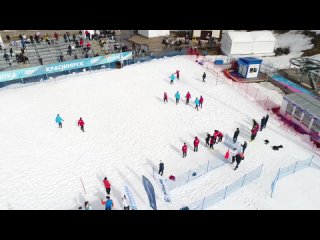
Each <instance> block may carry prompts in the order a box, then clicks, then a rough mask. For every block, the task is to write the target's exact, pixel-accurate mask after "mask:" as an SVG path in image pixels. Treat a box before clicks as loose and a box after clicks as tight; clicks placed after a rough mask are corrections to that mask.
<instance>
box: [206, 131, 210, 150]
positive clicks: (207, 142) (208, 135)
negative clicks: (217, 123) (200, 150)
mask: <svg viewBox="0 0 320 240" xmlns="http://www.w3.org/2000/svg"><path fill="white" fill-rule="evenodd" d="M210 138H211V136H210V134H209V133H207V137H206V147H207V146H209V142H210Z"/></svg>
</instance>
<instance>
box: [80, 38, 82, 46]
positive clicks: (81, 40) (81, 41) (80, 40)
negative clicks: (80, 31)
mask: <svg viewBox="0 0 320 240" xmlns="http://www.w3.org/2000/svg"><path fill="white" fill-rule="evenodd" d="M82 46H83V40H82V38H80V47H82Z"/></svg>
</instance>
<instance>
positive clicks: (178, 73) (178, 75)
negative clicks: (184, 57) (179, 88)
mask: <svg viewBox="0 0 320 240" xmlns="http://www.w3.org/2000/svg"><path fill="white" fill-rule="evenodd" d="M176 74H177V79H178V80H179V77H180V71H179V70H176Z"/></svg>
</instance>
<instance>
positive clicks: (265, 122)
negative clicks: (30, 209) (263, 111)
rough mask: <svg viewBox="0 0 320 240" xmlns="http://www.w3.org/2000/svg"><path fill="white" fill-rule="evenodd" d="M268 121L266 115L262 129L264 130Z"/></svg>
mask: <svg viewBox="0 0 320 240" xmlns="http://www.w3.org/2000/svg"><path fill="white" fill-rule="evenodd" d="M268 120H269V115H268V113H267V116H266V120H265V121H264V125H263V128H265V127H266V126H267V122H268Z"/></svg>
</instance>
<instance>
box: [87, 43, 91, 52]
mask: <svg viewBox="0 0 320 240" xmlns="http://www.w3.org/2000/svg"><path fill="white" fill-rule="evenodd" d="M90 48H91V43H90V42H88V43H87V49H88V50H90Z"/></svg>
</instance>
